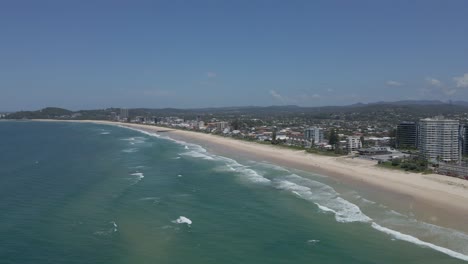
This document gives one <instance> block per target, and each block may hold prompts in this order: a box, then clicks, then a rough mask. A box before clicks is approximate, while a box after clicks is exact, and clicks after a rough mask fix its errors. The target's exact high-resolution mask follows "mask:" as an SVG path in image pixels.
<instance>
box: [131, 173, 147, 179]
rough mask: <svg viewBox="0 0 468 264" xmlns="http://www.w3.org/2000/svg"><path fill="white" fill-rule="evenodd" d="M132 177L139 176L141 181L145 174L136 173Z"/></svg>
mask: <svg viewBox="0 0 468 264" xmlns="http://www.w3.org/2000/svg"><path fill="white" fill-rule="evenodd" d="M130 175H132V176H137V177H138V178H139V179H143V178H144V177H145V176H144V175H143V173H141V172H135V173H132V174H130Z"/></svg>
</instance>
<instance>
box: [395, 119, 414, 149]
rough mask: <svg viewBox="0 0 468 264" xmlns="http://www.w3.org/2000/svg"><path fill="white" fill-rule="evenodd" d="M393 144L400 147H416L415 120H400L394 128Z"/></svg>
mask: <svg viewBox="0 0 468 264" xmlns="http://www.w3.org/2000/svg"><path fill="white" fill-rule="evenodd" d="M395 145H396V147H397V148H400V149H416V148H417V147H418V125H417V124H416V123H415V122H402V123H400V124H399V125H398V126H397V129H396V141H395Z"/></svg>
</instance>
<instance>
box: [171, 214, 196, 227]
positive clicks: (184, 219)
mask: <svg viewBox="0 0 468 264" xmlns="http://www.w3.org/2000/svg"><path fill="white" fill-rule="evenodd" d="M172 223H175V224H187V225H188V226H191V225H192V220H190V219H188V218H187V217H185V216H179V218H177V219H176V220H174V221H172Z"/></svg>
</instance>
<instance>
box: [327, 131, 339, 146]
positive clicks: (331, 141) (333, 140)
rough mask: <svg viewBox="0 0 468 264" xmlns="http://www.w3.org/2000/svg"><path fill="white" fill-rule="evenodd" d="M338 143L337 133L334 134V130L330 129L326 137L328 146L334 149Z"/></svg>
mask: <svg viewBox="0 0 468 264" xmlns="http://www.w3.org/2000/svg"><path fill="white" fill-rule="evenodd" d="M338 142H339V138H338V133H336V130H335V129H334V128H332V129H330V134H329V136H328V144H330V145H332V146H333V148H335V147H336V145H337V144H338Z"/></svg>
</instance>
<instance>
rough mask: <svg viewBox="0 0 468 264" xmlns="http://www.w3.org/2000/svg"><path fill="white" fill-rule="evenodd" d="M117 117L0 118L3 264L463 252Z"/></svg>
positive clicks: (429, 227)
mask: <svg viewBox="0 0 468 264" xmlns="http://www.w3.org/2000/svg"><path fill="white" fill-rule="evenodd" d="M169 135H170V134H167V133H161V134H159V135H158V134H152V133H148V132H144V131H137V130H134V129H128V128H123V127H117V126H106V125H97V124H84V123H67V122H22V121H21V122H9V121H6V122H0V153H1V154H0V263H15V264H21V263H34V264H40V263H184V264H185V263H191V264H195V263H203V264H206V263H256V264H258V263H392V264H393V263H426V264H427V263H466V262H465V261H467V260H468V235H467V234H465V233H463V232H460V231H457V230H454V229H449V228H444V227H440V226H436V225H433V224H429V223H425V222H422V221H420V220H417V219H415V218H414V217H413V216H412V215H411V213H402V212H398V211H396V210H393V209H392V208H390V207H388V205H385V204H381V203H379V202H376V201H372V200H370V199H369V198H368V197H367V196H366V194H365V193H362V192H358V191H355V190H352V189H349V188H345V187H343V186H337V184H336V182H334V181H333V180H332V179H331V178H329V177H327V176H325V175H318V174H313V173H308V172H303V171H299V170H294V169H291V168H285V167H280V166H276V165H274V164H270V163H267V162H263V161H255V160H248V159H245V160H243V159H242V158H236V160H234V159H232V157H223V156H219V155H215V154H213V153H210V152H209V151H207V150H206V149H205V148H203V146H199V145H195V144H191V143H189V142H183V141H178V140H174V139H171V138H169V137H168V136H169Z"/></svg>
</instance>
